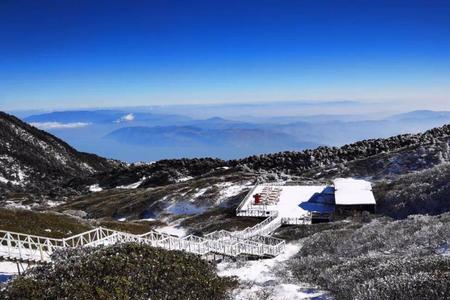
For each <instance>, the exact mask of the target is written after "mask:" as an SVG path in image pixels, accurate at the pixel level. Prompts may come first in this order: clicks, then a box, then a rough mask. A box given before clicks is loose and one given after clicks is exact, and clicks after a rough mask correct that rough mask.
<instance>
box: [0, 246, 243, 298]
mask: <svg viewBox="0 0 450 300" xmlns="http://www.w3.org/2000/svg"><path fill="white" fill-rule="evenodd" d="M235 284H236V282H235V280H234V279H232V278H219V277H218V276H217V275H216V273H215V270H214V268H213V266H212V265H210V264H209V263H208V262H206V261H204V260H202V259H200V258H199V257H198V256H195V255H192V254H186V253H183V252H179V251H166V250H163V249H158V248H153V247H150V246H147V245H142V244H135V243H129V244H120V245H113V246H108V247H100V248H78V249H70V250H63V251H60V252H56V253H55V255H54V257H53V263H52V264H51V265H50V264H49V265H46V266H40V267H36V268H33V269H31V270H30V271H28V272H26V273H25V275H24V276H20V277H18V278H16V279H14V280H13V281H11V282H10V283H9V284H8V285H7V286H6V288H5V290H4V291H3V292H2V293H3V294H2V295H0V296H2V298H4V299H68V298H70V299H223V298H226V297H227V293H228V291H229V290H230V289H231V288H232V287H233V286H234V285H235Z"/></svg>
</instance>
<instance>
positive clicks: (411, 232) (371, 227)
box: [289, 213, 450, 300]
mask: <svg viewBox="0 0 450 300" xmlns="http://www.w3.org/2000/svg"><path fill="white" fill-rule="evenodd" d="M449 246H450V214H448V213H447V214H442V215H440V216H436V217H431V216H420V215H416V216H410V217H409V218H407V219H405V220H400V221H390V220H389V219H387V218H379V219H375V220H373V221H371V222H370V223H367V224H362V225H361V226H344V227H342V228H340V229H332V230H324V231H321V232H318V233H315V234H313V235H311V236H309V237H307V238H305V239H304V240H303V247H302V249H301V250H300V252H299V253H298V255H297V256H296V257H295V258H294V259H292V260H291V261H290V263H289V265H290V269H291V271H292V273H293V275H294V276H295V277H296V278H297V279H298V280H300V281H302V282H310V283H315V284H317V285H319V286H321V287H322V288H324V289H325V290H328V291H331V292H332V293H333V294H334V295H335V296H336V297H337V298H338V299H361V300H366V299H367V300H368V299H405V300H406V299H408V300H412V299H449V298H450V288H449V279H450V257H449V256H448V248H449Z"/></svg>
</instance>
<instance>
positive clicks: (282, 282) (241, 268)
mask: <svg viewBox="0 0 450 300" xmlns="http://www.w3.org/2000/svg"><path fill="white" fill-rule="evenodd" d="M300 247H301V245H300V244H287V245H286V250H285V252H284V253H283V254H281V255H279V256H277V257H275V258H271V259H261V260H253V261H247V262H245V263H243V264H242V262H222V263H219V264H218V265H217V269H218V274H219V276H237V277H238V278H239V280H240V281H241V287H240V288H238V289H237V290H235V291H234V292H233V298H234V299H236V300H244V299H259V298H264V297H263V295H264V296H268V298H266V299H286V300H289V299H311V298H314V297H319V296H321V295H322V294H323V292H320V291H316V290H312V289H311V288H310V287H309V286H306V285H305V286H302V285H298V284H296V283H295V282H293V281H292V280H289V271H287V270H282V272H280V270H281V269H280V268H283V267H284V266H283V263H284V262H286V261H287V260H288V259H289V258H291V257H293V256H294V255H295V254H297V253H298V251H299V250H300ZM280 273H283V274H285V275H286V276H285V278H280V277H279V274H280Z"/></svg>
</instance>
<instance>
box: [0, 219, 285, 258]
mask: <svg viewBox="0 0 450 300" xmlns="http://www.w3.org/2000/svg"><path fill="white" fill-rule="evenodd" d="M267 220H269V221H267ZM267 220H266V221H265V222H262V223H263V224H262V226H261V225H260V226H258V225H259V224H257V225H256V226H254V227H250V228H247V229H245V230H243V231H237V232H228V231H225V230H222V231H216V232H212V233H210V234H208V235H206V236H204V237H199V236H194V235H189V236H186V237H183V238H180V237H176V236H172V235H169V234H164V233H159V232H155V231H151V232H148V233H145V234H140V235H136V234H130V233H126V232H121V231H116V230H111V229H107V228H102V227H99V228H95V229H93V230H90V231H87V232H83V233H80V234H77V235H74V236H71V237H68V238H63V239H54V238H48V237H42V236H34V235H28V234H22V233H16V232H9V231H0V258H1V259H4V260H12V261H16V260H17V261H29V262H48V261H50V260H51V259H50V256H51V254H52V253H53V252H54V251H55V250H58V249H64V248H74V247H86V246H99V245H110V244H115V243H124V242H137V243H144V244H148V245H151V246H153V247H160V248H164V249H167V250H180V251H186V252H189V253H193V254H197V255H201V256H206V255H208V254H218V255H223V256H228V257H237V256H241V255H245V256H255V257H260V258H263V257H274V256H277V255H278V254H280V253H282V252H283V251H284V248H285V242H284V241H283V240H280V239H276V238H273V237H269V236H264V234H268V233H270V232H272V230H271V228H272V227H271V226H270V225H271V224H272V225H273V223H272V221H273V218H269V219H267Z"/></svg>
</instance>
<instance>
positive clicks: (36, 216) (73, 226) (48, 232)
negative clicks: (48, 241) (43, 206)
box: [0, 208, 93, 238]
mask: <svg viewBox="0 0 450 300" xmlns="http://www.w3.org/2000/svg"><path fill="white" fill-rule="evenodd" d="M92 228H93V227H92V226H91V225H89V224H87V223H85V222H83V221H82V220H81V219H79V218H75V217H71V216H67V215H63V214H60V213H53V212H35V211H31V210H25V209H7V208H0V230H6V231H13V232H20V233H24V234H32V235H40V236H46V237H53V238H64V237H68V236H71V235H74V234H77V233H81V232H84V231H87V230H90V229H92Z"/></svg>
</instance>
